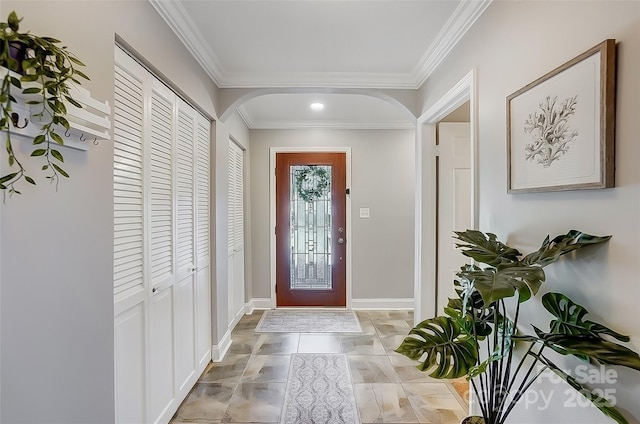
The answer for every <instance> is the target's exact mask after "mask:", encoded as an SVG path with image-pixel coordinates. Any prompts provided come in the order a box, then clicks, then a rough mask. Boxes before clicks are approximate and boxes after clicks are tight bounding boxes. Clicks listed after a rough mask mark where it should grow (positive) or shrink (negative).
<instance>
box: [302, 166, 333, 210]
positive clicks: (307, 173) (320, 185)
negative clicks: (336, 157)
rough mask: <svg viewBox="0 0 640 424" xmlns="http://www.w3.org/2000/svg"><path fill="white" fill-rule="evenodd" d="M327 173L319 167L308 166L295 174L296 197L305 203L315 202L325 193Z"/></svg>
mask: <svg viewBox="0 0 640 424" xmlns="http://www.w3.org/2000/svg"><path fill="white" fill-rule="evenodd" d="M328 188H329V173H328V172H327V170H326V169H325V168H323V167H321V166H317V165H310V166H305V167H304V168H302V169H300V170H298V171H297V172H296V191H297V193H298V197H300V198H301V199H302V200H304V201H305V202H307V203H310V202H315V201H316V200H318V199H320V198H321V197H322V196H324V195H325V194H326V193H327V189H328Z"/></svg>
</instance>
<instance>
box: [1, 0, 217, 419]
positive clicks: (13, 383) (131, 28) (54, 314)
mask: <svg viewBox="0 0 640 424" xmlns="http://www.w3.org/2000/svg"><path fill="white" fill-rule="evenodd" d="M11 10H16V12H17V13H18V15H19V16H22V17H24V20H23V22H22V28H23V29H25V30H26V29H29V30H31V31H32V32H33V33H35V34H39V35H48V36H53V37H56V38H59V39H61V40H63V41H64V44H65V45H68V46H69V49H70V50H71V51H73V52H75V53H76V54H77V55H78V57H79V58H81V59H82V60H83V61H84V62H85V63H86V65H87V68H86V73H87V74H88V75H89V76H90V77H91V81H88V82H87V83H86V84H84V86H85V87H86V88H87V89H89V90H90V91H91V92H92V94H93V95H94V96H95V97H96V98H98V99H100V100H107V101H109V103H110V104H111V105H113V69H114V40H115V34H116V33H117V34H118V35H119V36H120V37H122V39H124V40H125V41H126V42H127V43H128V44H130V45H131V46H132V47H133V48H134V49H135V50H136V51H137V52H138V53H139V54H140V55H142V56H143V57H144V58H145V59H146V60H147V61H148V62H150V63H152V64H153V65H154V66H155V67H156V69H157V70H158V71H160V73H161V74H163V75H164V76H165V77H166V78H167V79H168V80H169V81H171V82H172V83H173V84H175V85H177V86H179V87H180V89H181V90H180V91H182V92H183V93H185V94H186V95H187V96H188V97H190V98H191V99H193V100H194V102H195V103H196V104H197V105H198V106H199V107H200V108H201V109H202V110H204V111H205V112H206V113H208V114H209V115H210V116H215V110H214V107H213V105H214V104H215V98H214V96H215V94H216V92H217V89H216V88H215V86H214V85H213V84H212V83H211V81H210V80H209V78H208V77H207V75H206V74H205V73H204V72H203V71H202V70H201V69H200V67H199V66H198V65H197V63H196V61H195V60H194V59H193V58H192V57H191V56H190V55H189V54H188V52H186V49H185V48H184V47H183V46H182V44H181V43H180V42H179V40H178V39H177V38H176V37H175V35H174V34H173V33H172V32H171V30H170V29H169V28H168V27H167V26H166V24H165V23H164V21H162V19H161V18H160V17H159V15H158V14H157V13H156V12H155V11H154V10H153V8H152V7H151V6H150V4H149V3H148V2H146V1H130V2H112V1H90V2H89V1H28V2H25V1H6V0H3V1H2V3H1V7H0V16H2V17H3V18H2V19H3V20H4V19H6V16H7V15H8V14H9V12H10V11H11ZM17 146H18V145H16V148H19V149H20V150H26V151H27V152H30V149H27V145H26V143H25V144H24V145H22V146H20V147H17ZM112 146H113V144H112V142H111V141H104V142H102V143H100V145H99V146H91V148H90V149H89V151H88V152H79V151H72V150H68V149H65V150H64V156H65V169H66V170H67V171H68V172H69V174H70V175H71V178H70V179H69V180H65V181H61V183H60V187H59V189H58V191H57V192H56V190H55V187H53V186H50V185H49V184H46V183H45V182H43V181H42V180H43V178H40V177H39V178H38V181H40V182H39V184H38V186H37V187H35V188H30V187H24V190H23V193H24V194H23V195H22V196H16V197H13V198H11V199H7V201H6V204H2V205H1V206H0V207H1V208H2V217H1V226H2V228H1V238H0V243H1V245H2V251H1V257H0V266H1V274H0V282H1V286H0V290H1V305H0V310H1V316H0V322H1V326H2V327H1V331H2V339H1V343H2V346H1V363H0V367H1V369H2V380H1V384H2V391H1V403H2V412H1V416H0V421H1V422H6V423H19V422H25V423H27V422H28V423H39V422H40V423H91V422H94V423H108V422H113V420H114V384H113V379H114V371H113V350H114V346H113V200H112V199H113V147H112ZM2 153H3V154H2V156H1V157H0V166H2V172H6V171H7V168H6V167H7V165H6V156H5V155H4V149H2ZM30 163H31V162H30ZM30 169H31V170H32V173H33V174H38V173H39V172H38V171H37V169H38V168H36V167H34V166H33V165H31V167H30Z"/></svg>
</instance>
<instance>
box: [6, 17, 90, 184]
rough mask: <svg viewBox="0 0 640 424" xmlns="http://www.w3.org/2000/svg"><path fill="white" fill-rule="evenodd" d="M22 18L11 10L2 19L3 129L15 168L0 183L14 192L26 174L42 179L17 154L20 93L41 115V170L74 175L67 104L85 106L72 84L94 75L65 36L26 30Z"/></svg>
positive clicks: (52, 176)
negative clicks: (67, 143) (68, 158)
mask: <svg viewBox="0 0 640 424" xmlns="http://www.w3.org/2000/svg"><path fill="white" fill-rule="evenodd" d="M20 22H21V19H20V18H18V16H17V15H16V13H15V12H11V13H10V14H9V17H8V19H7V22H0V67H2V68H4V70H2V72H3V77H2V86H1V87H0V131H1V132H4V133H5V134H6V142H5V149H6V151H7V158H8V161H9V166H10V167H11V168H12V170H11V172H9V173H8V174H6V175H4V176H2V177H0V189H2V190H7V191H8V192H9V193H10V194H13V193H17V194H19V193H20V192H19V191H18V190H17V188H16V186H17V184H18V183H19V182H21V181H22V180H24V181H26V182H27V183H30V184H36V181H35V180H34V178H32V177H31V175H30V173H28V172H27V169H26V167H25V165H24V164H23V163H22V161H21V160H20V159H19V158H18V157H17V156H16V154H15V152H14V149H13V140H12V139H11V131H10V130H11V126H12V125H13V126H18V125H24V124H22V123H21V124H18V121H17V114H16V113H15V112H14V110H13V109H14V105H15V104H16V103H17V100H16V97H18V96H20V97H25V98H26V99H27V100H26V104H27V105H29V106H30V108H31V111H32V116H30V117H29V118H33V119H36V120H37V121H39V125H40V127H41V131H39V133H38V134H37V135H36V136H35V137H34V138H33V141H32V142H33V145H34V146H35V148H34V150H33V151H32V152H31V156H32V157H35V158H37V159H41V160H42V162H41V164H40V165H41V170H42V171H46V172H47V176H46V178H47V179H49V180H51V181H52V182H57V181H58V179H59V177H60V176H63V177H68V176H69V175H68V173H67V172H66V171H65V170H64V169H63V168H62V165H63V162H64V157H63V155H62V153H61V152H60V150H58V149H56V146H57V145H62V144H64V141H63V138H62V136H61V134H60V133H64V132H65V131H67V130H69V122H68V121H67V119H66V117H65V116H66V114H67V105H69V104H71V105H73V106H75V107H78V108H81V107H82V105H81V104H80V103H79V102H78V101H76V100H75V99H74V98H73V96H72V95H71V93H70V88H71V85H72V84H76V85H80V80H81V79H85V80H88V79H89V78H88V77H87V76H86V75H85V74H84V73H83V72H82V71H81V70H80V69H79V68H81V67H83V66H84V64H83V63H82V62H81V61H80V60H78V58H77V57H76V56H75V55H74V54H73V53H71V52H70V51H69V50H68V49H67V47H66V46H61V45H60V43H61V42H60V41H59V40H56V39H55V38H51V37H40V36H37V35H34V34H31V33H30V32H21V31H20Z"/></svg>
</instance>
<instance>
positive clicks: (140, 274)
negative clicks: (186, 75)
mask: <svg viewBox="0 0 640 424" xmlns="http://www.w3.org/2000/svg"><path fill="white" fill-rule="evenodd" d="M114 115H115V116H114V217H115V219H114V303H115V316H114V324H115V334H114V336H115V358H116V360H115V364H114V366H115V376H116V377H115V380H116V381H115V390H116V393H115V396H116V422H118V423H134V422H135V423H143V422H144V423H167V422H169V420H170V419H171V417H172V416H173V414H174V413H175V411H176V410H177V408H178V406H179V405H180V403H181V402H182V400H183V399H184V398H185V397H186V395H187V394H188V392H189V390H190V389H191V388H192V387H193V385H194V384H195V382H196V380H197V378H198V376H199V375H200V373H201V372H202V371H203V370H204V368H205V367H206V365H207V364H208V363H209V361H210V360H211V306H210V302H211V288H210V278H209V276H210V272H209V184H210V181H209V176H210V172H209V152H210V148H209V141H210V140H209V139H210V137H209V134H210V123H209V121H207V119H206V118H204V117H203V116H202V115H200V114H199V113H197V112H196V110H195V109H193V108H192V107H191V106H189V105H188V104H187V103H185V102H183V101H182V100H180V99H179V98H178V97H177V96H176V94H175V93H174V92H173V91H172V90H171V89H169V88H168V87H167V86H166V85H164V84H163V83H162V82H160V81H159V80H158V79H156V78H155V77H153V76H152V75H151V74H150V73H149V72H148V71H147V70H146V69H144V68H143V67H142V66H141V65H139V64H138V63H137V62H135V61H134V60H133V59H132V58H131V57H129V56H128V55H127V54H126V53H124V52H123V51H121V50H120V49H116V69H115V96H114ZM200 266H201V267H202V269H198V270H197V271H198V272H197V274H196V268H197V267H200Z"/></svg>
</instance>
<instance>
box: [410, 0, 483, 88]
mask: <svg viewBox="0 0 640 424" xmlns="http://www.w3.org/2000/svg"><path fill="white" fill-rule="evenodd" d="M491 2H492V0H463V1H462V2H461V3H460V4H459V5H458V7H457V8H456V10H455V11H454V12H453V14H452V15H451V17H450V18H449V20H448V21H447V23H445V24H444V26H443V27H442V30H441V31H440V33H439V34H438V35H437V36H436V39H435V40H434V41H433V43H432V44H431V45H430V46H429V48H428V49H427V51H426V52H425V53H424V55H422V58H421V59H420V61H419V62H418V65H417V66H416V68H415V70H414V72H413V74H414V76H415V86H416V88H419V87H420V86H421V85H422V84H424V82H425V81H426V80H427V78H429V77H430V76H431V74H433V72H434V71H435V70H436V69H437V68H438V66H440V64H442V62H443V61H444V59H445V58H446V57H447V56H448V55H449V53H451V51H452V50H453V48H454V47H455V46H456V44H458V42H459V41H460V39H461V38H462V37H463V36H464V35H465V34H466V33H467V31H469V28H471V26H472V25H473V24H474V23H475V22H476V21H477V20H478V18H479V17H480V15H482V13H483V12H484V11H485V10H486V9H487V7H489V5H490V4H491Z"/></svg>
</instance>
